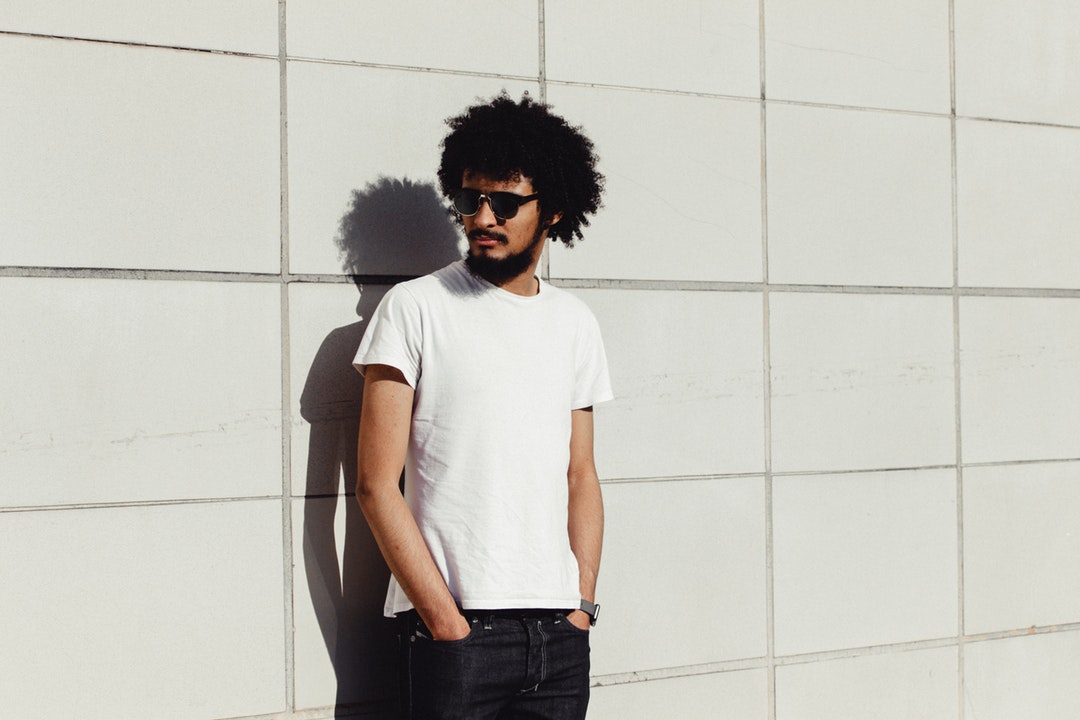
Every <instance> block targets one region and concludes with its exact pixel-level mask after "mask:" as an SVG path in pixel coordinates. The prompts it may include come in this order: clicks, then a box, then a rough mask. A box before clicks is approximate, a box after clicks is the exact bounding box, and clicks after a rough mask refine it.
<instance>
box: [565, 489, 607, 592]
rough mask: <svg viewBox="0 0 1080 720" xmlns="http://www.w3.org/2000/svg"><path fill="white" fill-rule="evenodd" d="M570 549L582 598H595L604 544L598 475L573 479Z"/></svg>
mask: <svg viewBox="0 0 1080 720" xmlns="http://www.w3.org/2000/svg"><path fill="white" fill-rule="evenodd" d="M569 489H570V504H569V523H568V526H567V531H568V533H569V535H570V549H571V551H573V553H574V557H576V558H577V563H578V584H579V586H580V590H581V597H582V598H583V599H585V600H588V601H589V602H594V601H595V599H596V578H597V575H599V573H600V555H601V552H602V550H603V543H604V502H603V498H602V496H601V493H600V481H599V480H598V479H597V478H596V474H595V473H592V474H591V476H590V475H589V474H586V476H585V477H581V478H577V479H575V480H572V481H571V482H570V486H569Z"/></svg>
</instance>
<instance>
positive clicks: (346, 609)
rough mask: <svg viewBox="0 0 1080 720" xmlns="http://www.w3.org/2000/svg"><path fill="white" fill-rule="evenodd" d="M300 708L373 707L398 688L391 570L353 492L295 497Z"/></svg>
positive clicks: (381, 705)
mask: <svg viewBox="0 0 1080 720" xmlns="http://www.w3.org/2000/svg"><path fill="white" fill-rule="evenodd" d="M292 510H293V526H292V527H293V538H292V540H293V626H294V628H295V632H294V635H293V647H294V652H295V658H296V665H295V673H296V674H295V677H296V707H297V708H298V709H303V708H316V707H326V706H328V705H330V706H333V705H335V704H336V703H348V704H358V705H362V706H365V707H366V708H367V709H369V710H375V709H378V708H385V707H387V706H390V705H392V704H393V702H394V699H395V695H396V693H397V676H396V670H395V668H396V663H397V649H398V646H397V637H396V632H397V624H396V623H395V622H394V620H392V619H390V618H384V617H383V612H382V610H383V600H384V599H385V597H386V587H387V583H388V581H389V578H390V571H389V570H388V569H387V567H386V563H385V562H383V559H382V555H381V554H380V553H379V548H378V546H377V545H376V544H375V539H374V538H373V537H372V535H371V530H370V529H369V528H368V525H367V523H366V522H365V521H364V517H363V513H361V512H360V506H359V505H358V504H357V502H356V498H355V496H342V495H339V496H336V497H324V498H307V499H296V500H294V501H293V505H292Z"/></svg>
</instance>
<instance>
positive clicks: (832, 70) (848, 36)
mask: <svg viewBox="0 0 1080 720" xmlns="http://www.w3.org/2000/svg"><path fill="white" fill-rule="evenodd" d="M764 7H765V10H764V12H765V77H766V81H765V91H766V96H767V97H768V98H770V99H783V100H803V101H807V102H818V103H830V104H838V105H858V106H864V107H879V108H895V109H899V110H922V111H926V112H938V113H948V112H949V6H948V4H947V3H943V2H938V0H910V1H909V2H904V3H892V2H889V1H888V0H874V1H872V2H861V3H852V2H845V1H844V0H818V2H814V3H805V2H799V0H769V2H766V3H765V4H764Z"/></svg>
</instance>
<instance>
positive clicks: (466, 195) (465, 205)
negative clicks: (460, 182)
mask: <svg viewBox="0 0 1080 720" xmlns="http://www.w3.org/2000/svg"><path fill="white" fill-rule="evenodd" d="M454 209H456V210H457V211H458V212H459V213H461V214H462V215H475V214H476V213H477V211H478V210H479V209H480V191H479V190H469V189H467V188H462V189H461V190H458V192H457V195H455V196H454Z"/></svg>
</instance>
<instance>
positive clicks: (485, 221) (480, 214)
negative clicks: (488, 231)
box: [472, 197, 504, 227]
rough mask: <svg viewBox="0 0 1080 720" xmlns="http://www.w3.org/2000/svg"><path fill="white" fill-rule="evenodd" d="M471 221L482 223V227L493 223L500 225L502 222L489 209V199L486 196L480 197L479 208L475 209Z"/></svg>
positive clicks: (491, 225) (490, 225) (493, 224)
mask: <svg viewBox="0 0 1080 720" xmlns="http://www.w3.org/2000/svg"><path fill="white" fill-rule="evenodd" d="M472 219H473V222H474V223H476V224H477V225H483V226H484V227H493V226H495V225H502V223H503V222H504V221H503V220H500V219H499V218H497V217H495V213H494V212H492V210H491V200H489V199H488V198H487V197H481V198H480V209H479V210H477V211H476V214H475V215H473V216H472Z"/></svg>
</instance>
